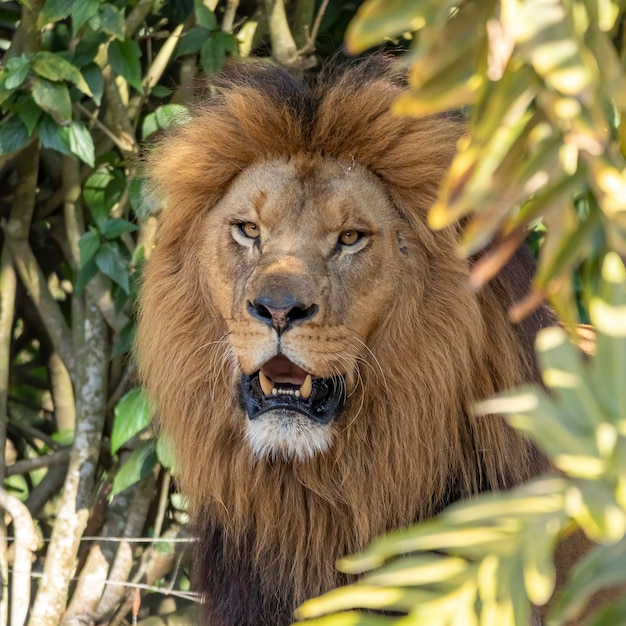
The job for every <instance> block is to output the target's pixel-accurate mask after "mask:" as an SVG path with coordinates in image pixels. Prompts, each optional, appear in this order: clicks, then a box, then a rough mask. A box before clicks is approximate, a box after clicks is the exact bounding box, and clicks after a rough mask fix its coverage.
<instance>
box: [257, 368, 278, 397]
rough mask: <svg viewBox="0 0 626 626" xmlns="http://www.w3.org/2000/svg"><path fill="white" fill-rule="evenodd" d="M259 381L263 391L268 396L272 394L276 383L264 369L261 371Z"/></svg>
mask: <svg viewBox="0 0 626 626" xmlns="http://www.w3.org/2000/svg"><path fill="white" fill-rule="evenodd" d="M259 382H260V383H261V389H262V390H263V393H264V394H265V395H266V396H269V395H271V393H272V389H273V388H274V383H273V382H272V381H271V380H270V379H269V378H268V377H267V376H266V375H265V374H264V373H263V372H262V371H259Z"/></svg>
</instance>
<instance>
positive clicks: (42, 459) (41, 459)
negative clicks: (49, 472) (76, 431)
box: [6, 448, 70, 476]
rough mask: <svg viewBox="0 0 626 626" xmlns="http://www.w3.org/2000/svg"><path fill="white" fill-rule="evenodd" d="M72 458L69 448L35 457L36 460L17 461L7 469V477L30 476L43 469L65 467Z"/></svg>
mask: <svg viewBox="0 0 626 626" xmlns="http://www.w3.org/2000/svg"><path fill="white" fill-rule="evenodd" d="M69 458H70V451H69V449H67V448H62V449H61V450H57V451H56V452H52V453H51V454H43V455H42V456H38V457H35V458H34V459H23V460H21V461H16V462H15V463H13V465H9V466H7V468H6V475H7V476H15V475H18V474H19V475H23V474H28V472H32V471H34V470H37V469H41V468H42V467H54V466H55V465H63V464H65V463H67V462H68V460H69Z"/></svg>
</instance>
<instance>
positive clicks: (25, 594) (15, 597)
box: [0, 487, 39, 626]
mask: <svg viewBox="0 0 626 626" xmlns="http://www.w3.org/2000/svg"><path fill="white" fill-rule="evenodd" d="M0 508H3V509H4V510H5V511H6V512H7V513H8V514H9V515H10V516H11V518H12V519H13V529H14V532H15V541H14V543H13V547H14V556H13V578H12V587H13V588H12V590H11V622H10V623H11V626H22V625H23V624H24V623H25V621H26V615H27V614H28V602H25V601H24V600H25V599H27V598H30V571H31V563H32V560H33V553H34V552H35V550H36V549H37V543H38V541H39V539H38V535H37V531H36V530H35V525H34V524H33V518H32V517H31V516H30V513H29V511H28V509H27V508H26V506H25V505H24V504H22V503H21V502H20V501H19V500H18V499H17V498H16V497H14V496H12V495H9V494H8V493H7V492H6V491H5V490H4V489H3V488H2V487H0Z"/></svg>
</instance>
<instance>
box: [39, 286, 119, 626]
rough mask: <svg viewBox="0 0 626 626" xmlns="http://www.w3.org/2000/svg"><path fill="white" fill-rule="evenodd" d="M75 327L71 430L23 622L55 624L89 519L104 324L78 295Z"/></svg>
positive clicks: (104, 365)
mask: <svg viewBox="0 0 626 626" xmlns="http://www.w3.org/2000/svg"><path fill="white" fill-rule="evenodd" d="M76 324H78V320H77V321H76ZM81 330H82V337H81V339H82V341H81V342H80V344H78V343H77V344H76V347H77V350H76V356H77V360H78V362H79V363H80V366H79V367H78V368H77V381H78V384H77V390H76V408H77V411H76V415H77V420H76V433H75V436H74V443H73V445H72V452H71V456H70V462H69V467H68V473H67V478H66V480H65V485H64V489H63V494H62V497H61V502H60V505H59V511H58V514H57V519H56V522H55V525H54V528H53V531H52V536H51V539H50V545H49V547H48V552H47V555H46V561H45V565H44V571H43V578H42V581H41V585H40V587H39V590H38V592H37V595H36V597H35V602H34V606H33V610H32V614H31V616H30V621H29V626H57V624H58V623H59V622H60V620H61V617H62V615H63V612H64V611H65V606H66V603H67V597H68V590H69V582H70V578H71V577H72V572H73V568H74V565H75V560H76V555H77V553H78V547H79V545H80V538H81V535H82V533H83V530H84V529H85V526H86V525H87V520H88V518H89V511H90V506H91V498H92V494H93V488H94V480H95V473H96V467H97V462H98V456H99V453H100V438H101V435H102V427H103V425H104V416H105V406H106V397H105V390H106V388H107V369H108V360H109V354H108V333H107V326H106V324H105V322H104V319H103V318H102V315H101V314H100V311H99V310H98V307H97V305H96V304H95V302H93V300H92V299H91V298H90V297H89V296H88V295H87V296H86V297H85V298H84V321H83V325H82V329H81ZM77 335H78V333H77Z"/></svg>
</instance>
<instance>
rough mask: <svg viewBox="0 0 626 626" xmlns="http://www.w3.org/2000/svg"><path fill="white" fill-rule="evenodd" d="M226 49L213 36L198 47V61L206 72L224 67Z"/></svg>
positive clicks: (210, 72) (217, 70) (216, 70)
mask: <svg viewBox="0 0 626 626" xmlns="http://www.w3.org/2000/svg"><path fill="white" fill-rule="evenodd" d="M225 61H226V51H225V50H224V47H223V46H222V45H221V44H220V43H219V42H218V41H216V40H215V38H214V37H211V38H209V39H207V40H206V41H205V42H204V43H203V44H202V48H201V49H200V63H201V65H202V69H203V70H204V71H205V72H206V73H207V74H213V73H214V72H219V70H221V69H222V67H224V63H225Z"/></svg>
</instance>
